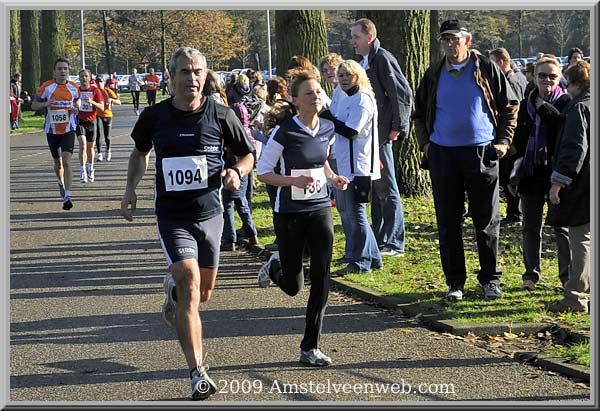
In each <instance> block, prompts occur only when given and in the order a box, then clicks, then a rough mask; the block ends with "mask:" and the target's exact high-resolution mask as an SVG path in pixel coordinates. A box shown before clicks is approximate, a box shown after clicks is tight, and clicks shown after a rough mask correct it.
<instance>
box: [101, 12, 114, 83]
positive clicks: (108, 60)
mask: <svg viewBox="0 0 600 411" xmlns="http://www.w3.org/2000/svg"><path fill="white" fill-rule="evenodd" d="M101 13H102V34H103V35H104V50H105V53H106V71H107V73H109V74H110V73H112V72H113V71H112V59H111V58H110V57H111V53H110V43H109V42H108V17H107V14H106V10H102V12H101Z"/></svg>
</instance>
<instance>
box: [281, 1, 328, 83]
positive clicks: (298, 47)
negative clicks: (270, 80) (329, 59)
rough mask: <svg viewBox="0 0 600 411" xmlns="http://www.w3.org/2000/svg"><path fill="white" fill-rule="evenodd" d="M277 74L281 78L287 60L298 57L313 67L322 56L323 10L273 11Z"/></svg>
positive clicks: (324, 35) (324, 39) (324, 50)
mask: <svg viewBox="0 0 600 411" xmlns="http://www.w3.org/2000/svg"><path fill="white" fill-rule="evenodd" d="M275 43H277V60H276V61H277V75H279V76H284V75H285V70H286V68H287V65H288V63H289V62H290V59H291V57H292V56H294V55H302V56H305V57H306V58H308V59H309V60H310V62H311V63H313V64H315V65H316V64H318V63H319V60H320V59H321V58H322V57H323V56H325V55H326V54H327V53H328V51H327V30H326V25H325V12H324V11H323V10H277V11H276V12H275Z"/></svg>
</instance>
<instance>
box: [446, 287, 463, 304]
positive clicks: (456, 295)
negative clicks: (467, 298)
mask: <svg viewBox="0 0 600 411" xmlns="http://www.w3.org/2000/svg"><path fill="white" fill-rule="evenodd" d="M462 299H463V292H462V290H461V289H460V288H456V287H453V286H450V287H448V292H447V293H446V300H448V301H460V300H462Z"/></svg>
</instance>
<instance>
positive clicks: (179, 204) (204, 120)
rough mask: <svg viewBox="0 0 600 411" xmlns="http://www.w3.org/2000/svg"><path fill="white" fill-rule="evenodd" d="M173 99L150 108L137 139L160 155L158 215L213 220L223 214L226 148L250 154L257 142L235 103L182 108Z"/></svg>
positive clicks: (207, 102) (139, 125)
mask: <svg viewBox="0 0 600 411" xmlns="http://www.w3.org/2000/svg"><path fill="white" fill-rule="evenodd" d="M171 102H172V98H170V99H167V100H164V101H162V102H160V103H158V104H156V105H153V106H150V107H147V108H146V109H145V110H144V111H143V112H142V113H141V115H140V117H139V119H138V121H137V123H136V124H135V126H134V128H133V131H132V132H131V137H132V138H133V140H134V141H135V146H136V148H137V149H138V150H139V151H140V152H142V153H147V152H149V151H150V150H151V149H152V147H154V151H155V153H156V180H155V200H156V215H157V217H159V218H160V217H165V218H173V219H197V220H199V221H204V220H208V219H210V218H211V217H213V216H215V215H217V214H220V213H222V212H223V207H222V206H221V200H220V198H221V195H220V192H221V188H222V182H221V171H222V170H223V168H224V164H225V162H224V151H225V150H224V147H225V146H227V147H229V148H231V150H232V151H233V153H234V154H235V155H237V156H245V155H247V154H249V153H251V152H252V150H253V147H252V143H251V142H250V140H249V139H248V136H247V135H246V132H245V131H244V128H243V127H242V124H241V123H240V121H239V120H238V118H237V117H236V116H235V114H234V112H233V111H232V110H231V109H230V108H229V107H225V106H223V105H220V104H216V103H215V102H214V100H213V99H210V98H205V99H204V102H203V103H202V104H201V105H200V107H198V109H196V110H194V111H182V110H178V109H176V108H175V107H173V105H172V103H171Z"/></svg>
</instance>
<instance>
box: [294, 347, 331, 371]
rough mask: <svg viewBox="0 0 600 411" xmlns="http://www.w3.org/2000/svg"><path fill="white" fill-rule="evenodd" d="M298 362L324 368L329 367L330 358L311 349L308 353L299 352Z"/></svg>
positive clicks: (319, 351)
mask: <svg viewBox="0 0 600 411" xmlns="http://www.w3.org/2000/svg"><path fill="white" fill-rule="evenodd" d="M299 361H300V362H301V363H304V364H310V365H314V366H316V367H326V366H328V365H331V362H332V361H331V358H329V357H328V356H326V355H325V354H323V352H322V351H321V350H319V349H318V348H311V349H310V350H308V351H304V350H300V358H299Z"/></svg>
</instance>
